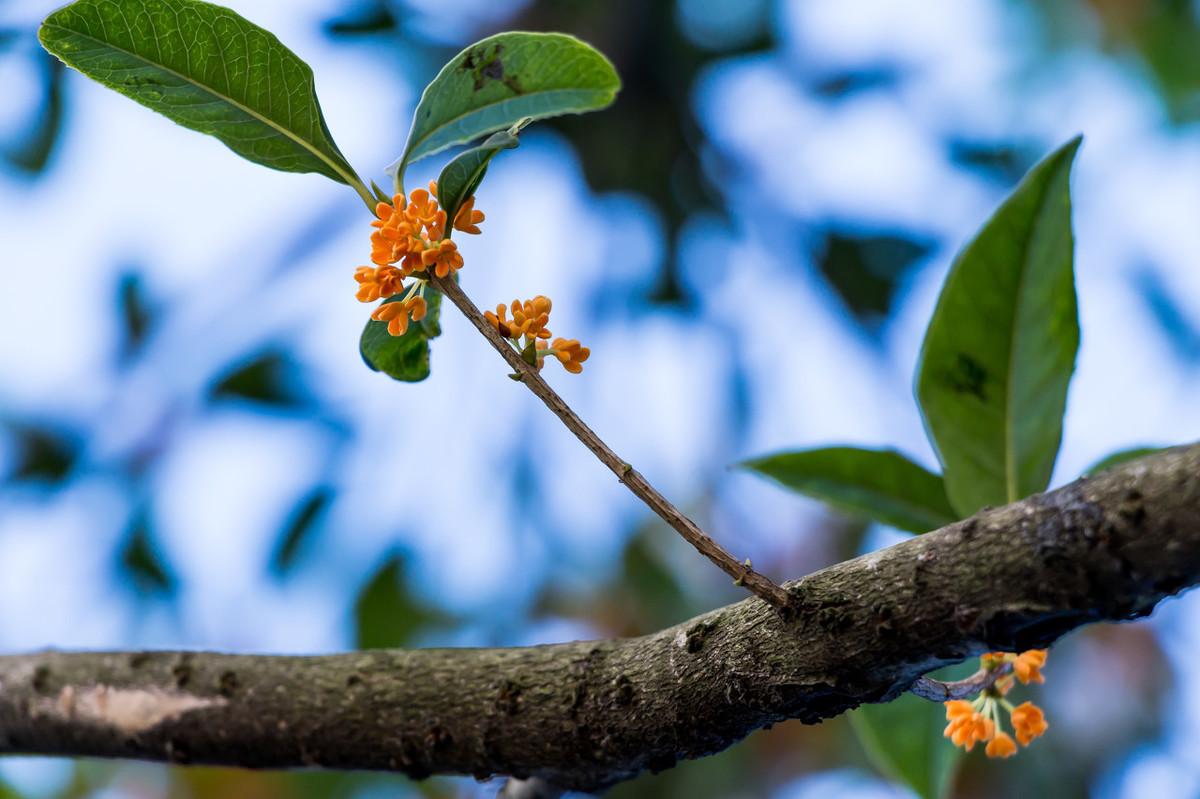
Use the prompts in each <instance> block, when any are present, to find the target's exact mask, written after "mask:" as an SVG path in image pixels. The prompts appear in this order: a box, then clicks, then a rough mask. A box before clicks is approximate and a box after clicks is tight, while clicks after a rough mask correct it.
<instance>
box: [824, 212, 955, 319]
mask: <svg viewBox="0 0 1200 799" xmlns="http://www.w3.org/2000/svg"><path fill="white" fill-rule="evenodd" d="M823 239H824V241H823V245H822V246H820V252H819V253H818V254H817V256H816V258H817V266H818V268H820V270H821V274H823V275H824V276H825V279H826V280H828V281H829V283H830V285H831V286H833V289H834V290H835V291H836V292H837V293H838V296H840V297H841V298H842V300H843V301H844V302H845V303H846V305H847V306H848V307H849V309H850V311H851V312H852V313H853V314H854V316H855V317H856V318H857V319H858V320H859V322H861V323H864V324H867V325H877V324H878V323H879V322H881V321H883V319H885V318H886V317H887V315H888V313H890V312H891V309H892V301H893V299H894V298H895V294H896V288H897V287H898V286H899V284H900V280H901V278H902V277H903V276H904V274H905V273H906V272H908V270H909V269H910V268H911V267H912V266H913V265H914V264H915V263H917V262H918V261H920V260H921V259H922V258H924V257H926V256H927V255H929V253H930V252H931V251H932V250H933V243H932V242H930V241H928V240H926V239H922V238H921V237H918V236H914V235H912V234H903V233H891V232H889V233H864V232H860V231H847V230H830V231H827V232H826V233H825V234H824V236H823Z"/></svg>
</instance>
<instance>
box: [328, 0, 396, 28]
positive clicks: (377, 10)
mask: <svg viewBox="0 0 1200 799" xmlns="http://www.w3.org/2000/svg"><path fill="white" fill-rule="evenodd" d="M395 27H396V15H395V14H393V13H392V9H391V7H390V6H389V4H388V3H386V2H382V0H372V1H371V2H367V3H361V4H359V5H358V6H356V7H355V6H352V7H351V8H350V9H349V10H347V11H344V12H343V13H340V14H339V15H338V16H337V17H335V18H333V19H330V20H329V21H328V22H326V23H325V31H326V32H327V33H328V34H329V35H330V36H361V35H364V34H370V33H385V32H387V31H391V30H394V29H395Z"/></svg>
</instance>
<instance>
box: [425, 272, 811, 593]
mask: <svg viewBox="0 0 1200 799" xmlns="http://www.w3.org/2000/svg"><path fill="white" fill-rule="evenodd" d="M429 282H430V283H432V284H433V285H434V287H435V288H437V289H438V290H439V291H441V292H442V293H443V294H445V295H446V296H447V297H449V298H450V301H451V302H452V303H454V305H455V307H457V308H458V310H459V311H461V312H462V314H463V316H465V317H466V318H467V321H469V322H470V323H471V324H472V325H474V326H475V329H476V330H478V331H479V332H480V333H481V334H482V335H483V337H484V338H486V339H487V340H488V342H489V343H490V344H491V345H492V347H493V348H495V350H496V351H497V352H498V353H500V355H501V357H503V358H504V360H505V361H506V362H507V363H508V365H509V366H511V367H512V369H513V371H514V373H515V374H517V375H519V376H520V380H521V382H523V383H524V384H525V385H526V386H527V387H528V388H529V390H530V391H532V392H533V393H534V394H535V395H536V396H537V397H538V399H540V400H541V401H542V402H544V403H545V404H546V407H547V408H549V409H550V410H551V411H552V412H553V413H554V415H555V416H557V417H558V418H559V419H560V420H561V421H562V423H563V424H564V425H566V427H567V429H568V430H570V431H571V432H572V433H574V434H575V437H576V438H578V439H579V441H580V442H581V443H582V444H583V445H584V446H585V447H587V448H588V449H589V450H591V452H592V454H593V455H595V456H596V458H597V459H598V460H599V461H600V462H601V463H603V464H604V465H605V466H607V467H608V468H609V470H610V471H612V473H613V474H615V475H616V476H617V479H618V480H620V481H621V482H622V483H624V484H625V487H626V488H628V489H629V490H630V491H631V492H633V494H634V496H636V497H637V498H638V499H640V500H641V501H642V502H644V503H645V504H646V505H647V507H649V508H650V510H652V511H654V512H655V513H656V514H658V516H659V518H661V519H662V520H663V521H664V522H666V523H667V524H668V525H670V526H671V528H672V529H674V530H675V532H677V533H679V535H680V536H682V537H683V539H684V540H685V541H687V542H688V543H689V544H691V545H692V546H693V547H695V548H696V551H697V552H699V553H700V554H701V555H703V556H704V557H706V558H708V559H709V560H710V561H712V562H713V563H714V564H716V565H717V567H718V568H720V569H721V570H722V571H724V572H725V573H726V574H728V575H729V576H730V577H732V578H733V579H734V582H735V583H736V584H738V585H741V586H745V587H746V588H747V589H748V590H749V591H750V592H751V593H753V594H754V595H755V596H758V597H759V598H761V599H762V600H764V601H765V602H767V603H769V604H771V605H773V606H774V607H776V608H778V609H780V610H790V608H791V605H792V601H791V595H790V594H789V593H788V592H787V590H786V589H784V588H783V587H782V586H780V585H779V584H778V583H776V582H774V581H772V580H771V579H770V578H769V577H767V576H765V575H763V574H760V573H759V572H756V571H755V570H754V569H753V567H751V566H750V562H749V561H745V562H740V561H738V560H737V559H736V558H734V557H733V556H732V555H730V554H729V552H728V551H726V550H725V549H724V548H723V547H722V546H721V545H720V544H718V543H717V542H716V541H714V540H713V539H712V538H710V537H709V536H708V534H707V533H705V532H704V531H703V530H701V529H700V527H699V526H697V525H696V523H695V522H693V521H692V520H691V519H689V518H688V517H687V516H685V515H684V514H683V513H682V512H681V511H680V510H679V509H678V508H676V507H675V506H674V505H672V504H671V502H670V501H668V500H667V498H666V497H664V496H663V495H662V494H660V493H659V492H658V490H657V489H656V488H654V486H652V485H651V484H650V483H649V482H648V481H647V480H646V478H645V477H643V476H642V475H641V474H640V473H639V472H638V471H637V470H636V469H634V468H633V466H631V465H630V464H629V463H627V462H626V461H624V460H622V459H621V458H620V457H618V456H617V454H616V453H615V452H613V451H612V449H610V448H609V446H608V445H607V444H605V443H604V441H602V440H601V439H600V437H599V436H598V435H596V433H595V432H594V431H593V430H592V429H591V428H590V427H588V425H587V423H585V422H584V421H583V420H582V419H580V418H579V416H578V415H577V414H576V413H575V411H573V410H572V409H571V407H570V406H569V405H567V403H566V401H564V400H563V398H562V397H560V396H559V395H558V393H557V392H555V391H554V389H552V388H551V387H550V385H549V384H548V383H546V381H545V380H544V379H542V376H541V375H540V374H539V373H538V371H537V369H535V368H534V367H533V366H530V365H529V364H528V363H526V362H525V361H524V359H522V358H521V354H520V353H519V352H517V351H516V350H515V349H513V347H511V346H510V345H509V344H508V342H507V341H505V340H504V339H503V338H501V337H500V334H499V333H498V332H497V331H496V329H495V328H493V327H492V326H491V324H489V323H488V321H487V319H485V318H484V316H483V314H481V313H480V312H479V309H478V308H477V307H476V306H475V303H474V302H472V301H471V298H470V297H468V296H467V295H466V293H465V292H464V291H463V290H462V288H461V287H460V286H459V285H458V283H457V282H455V280H454V279H453V278H449V277H448V278H439V277H436V276H433V275H431V276H430V278H429Z"/></svg>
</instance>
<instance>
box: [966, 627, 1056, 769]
mask: <svg viewBox="0 0 1200 799" xmlns="http://www.w3.org/2000/svg"><path fill="white" fill-rule="evenodd" d="M980 660H981V662H982V664H983V668H984V669H987V670H989V671H994V670H996V669H999V668H1001V667H1003V666H1005V665H1011V667H1012V674H1004V675H1003V676H1001V677H1000V678H999V679H997V680H996V681H995V682H994V683H993V684H992V685H991V686H990V687H989V688H987V689H985V690H984V691H982V692H981V693H980V694H979V696H977V697H975V699H974V700H972V701H967V700H966V699H955V700H952V701H949V702H946V703H945V704H946V720H947V721H948V722H950V723H949V724H948V725H947V726H946V731H945V733H944V735H945V737H947V738H949V739H950V741H951V743H953V744H954V745H955V746H961V747H962V748H963V749H965V750H966V751H968V752H970V751H971V749H972V748H973V747H974V746H975V744H977V743H982V742H985V741H986V742H987V746H986V747H985V749H984V751H985V752H986V753H987V756H988V757H995V758H1005V757H1012V756H1013V755H1015V754H1016V753H1017V744H1016V742H1015V741H1013V739H1012V736H1010V735H1009V734H1008V733H1007V732H1005V731H1004V726H1003V724H1002V722H1001V719H1000V713H1001V710H1005V711H1007V712H1008V715H1009V721H1011V722H1012V726H1013V731H1014V732H1015V733H1016V736H1017V741H1020V742H1021V746H1029V744H1030V743H1031V742H1032V741H1033V740H1034V739H1035V738H1038V737H1039V736H1041V735H1042V734H1043V733H1045V732H1046V729H1047V728H1048V726H1049V725H1047V724H1046V717H1045V716H1044V715H1043V714H1042V710H1041V708H1039V707H1038V706H1037V705H1035V704H1033V703H1032V702H1022V703H1021V704H1020V705H1017V706H1016V707H1014V706H1013V705H1012V703H1011V702H1009V701H1008V700H1007V699H1005V697H1006V696H1007V695H1008V692H1009V691H1011V690H1012V688H1013V684H1014V678H1015V679H1016V680H1019V681H1020V682H1021V684H1023V685H1028V684H1029V683H1034V682H1036V683H1042V682H1045V678H1044V677H1043V676H1042V672H1041V668H1042V666H1044V665H1045V664H1046V650H1044V649H1031V650H1029V651H1027V652H1022V653H1020V654H1016V653H1011V652H989V653H987V654H986V655H984V656H983V657H982V658H981V659H980Z"/></svg>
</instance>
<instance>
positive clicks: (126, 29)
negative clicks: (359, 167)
mask: <svg viewBox="0 0 1200 799" xmlns="http://www.w3.org/2000/svg"><path fill="white" fill-rule="evenodd" d="M38 38H39V39H40V40H41V42H42V46H44V47H45V48H46V49H47V50H49V51H50V52H51V53H53V54H54V55H56V56H58V58H59V59H61V60H62V61H63V62H64V63H66V64H67V66H70V67H73V68H75V69H77V70H79V71H80V72H82V73H83V74H84V75H87V76H88V77H89V78H91V79H93V80H95V81H98V82H99V83H102V84H104V85H105V86H107V87H109V88H110V89H114V90H115V91H118V92H120V93H121V94H123V95H125V96H126V97H129V98H131V99H133V100H136V101H137V102H139V103H141V104H142V105H144V106H146V107H147V108H149V109H151V110H153V111H157V112H158V113H160V114H162V115H164V116H166V117H169V118H170V119H172V120H174V121H175V122H178V123H179V124H180V125H183V126H185V127H188V128H191V129H192V130H198V131H200V132H201V133H208V134H210V135H212V136H216V137H217V138H218V139H220V140H221V141H222V142H224V143H225V145H226V146H228V147H229V148H230V149H231V150H233V151H234V152H235V153H237V154H238V155H240V156H242V157H243V158H248V159H249V160H251V161H253V162H255V163H257V164H262V165H263V166H267V167H270V168H272V169H280V170H283V171H285V172H318V173H320V174H322V175H325V176H326V177H329V178H332V179H333V180H336V181H339V182H341V183H345V184H347V185H349V186H352V187H354V188H355V190H356V191H358V192H359V195H360V196H362V197H363V198H364V200H367V201H368V203H367V204H368V206H370V207H374V203H373V202H369V200H370V194H369V192H367V190H366V189H365V188H364V187H363V185H362V181H360V180H359V179H358V176H357V175H355V173H354V170H353V169H352V168H351V166H350V164H349V163H347V161H346V159H345V157H344V156H343V155H342V153H341V152H340V151H339V150H338V148H337V145H335V144H334V142H333V137H332V136H331V135H330V133H329V129H328V127H326V125H325V119H324V117H323V116H322V114H321V107H320V106H319V105H318V103H317V95H316V90H315V87H314V86H313V73H312V69H311V68H309V66H308V64H306V63H304V62H303V61H301V60H300V58H299V57H298V56H297V55H296V54H295V53H293V52H292V51H291V50H289V49H287V48H286V47H284V46H283V45H282V44H281V43H280V41H279V39H277V38H276V37H275V36H274V34H272V33H269V32H268V31H266V30H263V29H262V28H260V27H258V26H257V25H254V24H252V23H250V22H249V21H247V20H245V19H243V18H242V17H240V16H239V15H237V14H235V13H234V12H233V11H230V10H229V9H227V8H223V7H222V6H217V5H213V4H211V3H203V2H199V1H198V0H76V2H74V3H72V4H71V5H69V6H66V7H65V8H61V9H59V10H58V11H55V12H54V13H53V14H51V15H50V16H48V17H46V19H45V21H44V22H42V25H41V28H40V29H39V30H38Z"/></svg>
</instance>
